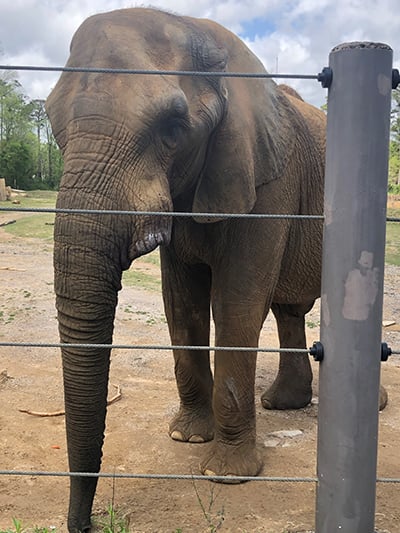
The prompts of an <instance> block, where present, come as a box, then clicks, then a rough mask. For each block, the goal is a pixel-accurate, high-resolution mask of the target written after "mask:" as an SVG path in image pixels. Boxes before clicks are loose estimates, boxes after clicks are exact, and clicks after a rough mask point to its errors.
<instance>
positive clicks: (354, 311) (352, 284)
mask: <svg viewBox="0 0 400 533" xmlns="http://www.w3.org/2000/svg"><path fill="white" fill-rule="evenodd" d="M358 264H359V265H360V267H359V268H355V269H354V270H351V271H350V272H349V274H348V276H347V279H346V282H345V285H344V290H345V294H344V302H343V309H342V312H343V317H344V318H346V319H348V320H367V319H368V316H369V313H370V310H371V308H372V306H373V305H374V303H375V300H376V297H377V295H378V289H379V282H378V273H379V269H378V268H373V264H374V254H373V253H372V252H368V251H366V250H363V251H362V252H361V255H360V259H359V260H358Z"/></svg>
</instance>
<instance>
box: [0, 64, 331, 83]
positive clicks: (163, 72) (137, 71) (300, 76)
mask: <svg viewBox="0 0 400 533" xmlns="http://www.w3.org/2000/svg"><path fill="white" fill-rule="evenodd" d="M0 70H20V71H37V72H87V73H92V74H131V75H148V76H154V75H157V76H193V77H207V78H208V77H213V78H250V79H251V78H254V79H266V78H276V79H298V80H320V79H321V76H322V74H278V73H275V74H271V73H269V72H225V71H218V72H215V71H214V72H213V71H208V72H204V71H196V70H146V69H126V68H103V67H47V66H34V65H0Z"/></svg>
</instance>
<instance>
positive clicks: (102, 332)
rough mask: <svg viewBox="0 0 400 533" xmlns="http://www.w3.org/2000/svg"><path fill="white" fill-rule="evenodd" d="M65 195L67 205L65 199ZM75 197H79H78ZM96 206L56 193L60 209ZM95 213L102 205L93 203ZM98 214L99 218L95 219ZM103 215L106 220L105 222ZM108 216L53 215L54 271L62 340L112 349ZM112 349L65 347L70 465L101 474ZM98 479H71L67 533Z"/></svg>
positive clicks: (79, 526)
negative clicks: (54, 221) (109, 345)
mask: <svg viewBox="0 0 400 533" xmlns="http://www.w3.org/2000/svg"><path fill="white" fill-rule="evenodd" d="M66 195H67V196H68V197H69V198H68V200H66V198H65V196H66ZM78 197H79V200H77V198H78ZM82 205H85V206H86V207H89V208H91V207H92V208H93V207H94V206H93V203H92V202H90V201H89V200H88V198H86V200H85V195H82V192H79V193H78V194H77V195H75V194H74V193H72V192H71V191H68V192H63V191H61V192H60V195H59V199H58V206H62V207H63V208H65V207H67V208H72V207H75V208H76V207H82ZM96 207H97V208H101V206H99V205H97V206H96ZM96 217H97V218H96ZM107 217H108V219H107ZM109 219H110V216H109V215H108V216H107V215H73V214H68V215H67V214H58V215H57V217H56V223H55V248H54V271H55V291H56V295H57V296H56V305H57V311H58V321H59V331H60V340H61V342H63V343H72V344H73V343H79V344H86V343H88V344H89V343H95V344H111V342H112V333H113V322H114V314H115V307H116V303H117V291H118V290H119V288H120V280H121V272H122V264H121V261H119V262H118V261H115V260H114V259H113V258H114V257H115V256H117V257H121V252H120V250H119V246H118V244H119V242H118V241H119V239H118V238H117V237H114V236H113V231H112V227H111V228H110V227H108V229H107V230H106V228H107V224H108V223H109V222H110V220H109ZM109 359H110V350H109V349H106V348H101V349H99V348H74V347H71V348H63V349H62V360H63V375H64V396H65V411H66V428H67V442H68V458H69V468H70V470H71V471H72V472H98V471H99V469H100V463H101V448H102V444H103V438H104V437H103V436H104V427H105V414H106V401H107V384H108V370H109ZM96 485H97V479H96V478H76V477H72V478H71V490H70V510H69V515H68V528H69V531H85V529H88V528H89V527H90V512H91V508H92V503H93V497H94V493H95V490H96Z"/></svg>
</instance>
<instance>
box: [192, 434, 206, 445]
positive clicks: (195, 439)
mask: <svg viewBox="0 0 400 533" xmlns="http://www.w3.org/2000/svg"><path fill="white" fill-rule="evenodd" d="M189 442H192V443H201V442H205V441H204V439H203V437H202V436H201V435H192V436H191V437H190V439H189Z"/></svg>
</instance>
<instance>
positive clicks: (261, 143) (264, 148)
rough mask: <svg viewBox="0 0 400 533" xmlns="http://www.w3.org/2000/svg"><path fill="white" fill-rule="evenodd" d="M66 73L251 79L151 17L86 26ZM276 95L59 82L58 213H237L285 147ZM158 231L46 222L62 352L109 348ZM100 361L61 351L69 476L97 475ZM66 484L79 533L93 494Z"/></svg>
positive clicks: (201, 41) (116, 80) (266, 88)
mask: <svg viewBox="0 0 400 533" xmlns="http://www.w3.org/2000/svg"><path fill="white" fill-rule="evenodd" d="M67 66H68V67H100V68H112V69H116V68H121V69H135V70H146V71H147V70H150V71H154V70H169V71H171V70H173V71H200V72H201V71H203V72H207V71H213V72H224V71H231V72H236V71H239V72H240V71H241V72H248V71H252V72H264V70H263V68H262V66H261V64H260V63H259V62H258V60H257V59H256V58H255V57H254V56H253V55H252V54H251V52H250V51H249V50H248V49H247V48H246V47H245V46H244V45H243V43H242V42H241V41H240V40H239V39H237V38H236V37H235V36H234V35H233V34H231V33H230V32H228V31H227V30H224V29H223V28H221V27H220V26H218V25H217V24H214V23H211V22H209V21H205V20H195V19H191V18H186V17H176V16H173V15H169V14H166V13H162V12H159V11H154V10H150V9H131V10H121V11H115V12H112V13H108V14H102V15H98V16H94V17H92V18H89V19H88V20H87V21H86V22H84V23H83V25H82V26H81V27H80V28H79V30H78V31H77V33H76V34H75V36H74V38H73V40H72V43H71V53H70V58H69V61H68V64H67ZM279 94H280V93H279V92H278V91H276V90H275V84H274V83H273V82H272V81H266V80H251V81H249V80H244V79H230V78H227V79H224V78H222V77H217V76H185V75H179V74H175V75H162V74H159V75H154V74H146V73H141V74H134V75H133V74H124V73H121V74H115V73H114V74H110V73H104V72H102V73H98V72H65V73H63V74H62V76H61V78H60V80H59V81H58V83H57V85H56V87H55V89H54V90H53V92H52V93H51V95H50V96H49V99H48V101H47V110H48V113H49V117H50V120H51V124H52V127H53V132H54V135H55V137H56V139H57V142H58V144H59V146H60V147H61V150H62V152H63V155H64V174H63V177H62V181H61V186H60V192H59V195H58V202H57V207H59V208H64V209H65V208H67V209H96V210H99V209H100V210H104V209H111V210H115V209H117V210H130V211H132V210H133V211H161V212H169V211H172V210H173V209H175V210H183V211H190V210H192V211H193V212H194V213H196V212H204V211H205V212H217V213H229V212H238V213H244V212H248V211H250V210H251V208H252V207H253V205H254V202H255V198H256V192H255V191H256V187H257V185H259V184H260V183H265V182H267V181H269V180H272V179H274V178H275V177H276V176H277V175H278V174H279V172H280V170H281V168H282V167H283V166H284V165H285V164H286V160H287V158H288V157H289V156H290V150H291V142H292V141H288V139H287V138H285V139H284V138H283V135H282V133H280V132H282V131H284V128H282V122H284V121H286V120H287V118H286V115H285V112H284V110H283V109H284V103H283V104H282V105H283V107H282V105H281V106H279V105H276V104H277V100H278V99H280V98H282V96H279ZM282 110H283V111H282ZM278 126H279V128H278ZM260 154H264V155H263V156H262V157H261V155H260ZM265 154H268V157H265ZM256 176H258V178H257V179H256ZM194 217H195V215H194ZM195 218H196V217H195ZM198 221H199V222H204V219H201V218H199V219H198ZM214 221H215V219H211V220H210V222H214ZM171 225H172V218H171V217H170V216H164V217H162V216H161V217H155V216H148V215H147V216H145V215H137V216H135V215H126V214H125V215H118V216H117V215H110V214H84V213H76V214H64V213H59V214H57V216H56V224H55V253H54V266H55V289H56V294H57V309H58V316H59V325H60V335H61V340H62V341H63V342H66V343H73V342H79V343H82V342H84V343H110V342H111V341H112V330H113V320H114V312H115V306H116V302H117V292H118V290H119V289H120V280H121V272H122V270H124V269H127V268H128V267H129V265H130V263H131V262H132V260H133V259H135V258H136V257H138V256H140V255H142V254H145V253H147V252H149V251H151V250H152V249H154V248H155V247H156V246H158V245H159V244H167V243H168V241H169V239H170V234H171ZM108 361H109V350H107V349H95V348H93V349H92V348H91V349H89V348H86V349H79V348H74V347H71V348H69V349H64V350H63V365H64V384H65V397H66V414H67V435H68V441H69V457H70V468H71V469H72V470H77V471H82V470H91V471H97V469H98V468H99V465H100V456H101V445H102V439H103V428H104V415H105V391H106V387H107V377H108V376H107V374H108ZM72 484H73V487H74V484H75V485H76V486H77V487H78V488H76V487H75V488H73V491H72V493H71V494H72V496H71V511H70V529H71V530H74V528H75V529H79V528H81V529H84V527H86V522H87V521H88V513H89V512H90V506H91V500H92V498H93V493H94V488H93V484H94V485H95V483H94V482H93V481H87V483H86V485H85V484H84V483H83V482H80V481H79V480H74V481H73V482H72ZM79 487H80V488H79ZM88 509H89V511H88ZM82 517H83V518H82Z"/></svg>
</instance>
